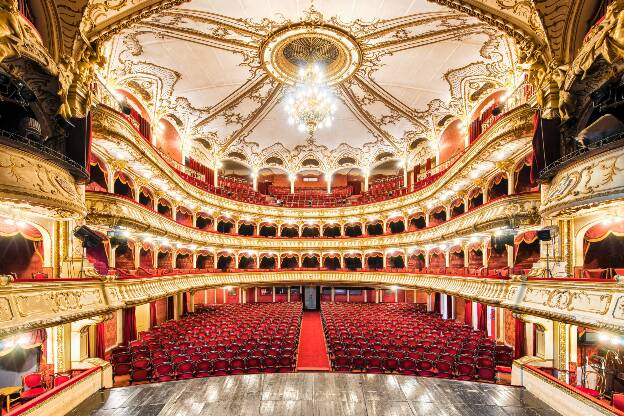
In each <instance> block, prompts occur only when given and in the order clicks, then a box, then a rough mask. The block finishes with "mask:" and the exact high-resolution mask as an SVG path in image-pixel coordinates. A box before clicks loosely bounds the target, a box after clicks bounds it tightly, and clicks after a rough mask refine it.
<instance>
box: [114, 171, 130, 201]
mask: <svg viewBox="0 0 624 416" xmlns="http://www.w3.org/2000/svg"><path fill="white" fill-rule="evenodd" d="M113 193H115V194H116V195H120V196H125V197H126V198H130V199H134V185H133V184H132V180H131V179H130V178H129V177H128V176H127V175H126V174H125V173H123V172H115V175H114V176H113Z"/></svg>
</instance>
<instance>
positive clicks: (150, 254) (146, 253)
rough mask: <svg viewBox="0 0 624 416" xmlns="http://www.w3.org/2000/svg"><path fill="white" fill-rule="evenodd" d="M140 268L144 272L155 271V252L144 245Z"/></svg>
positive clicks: (141, 252)
mask: <svg viewBox="0 0 624 416" xmlns="http://www.w3.org/2000/svg"><path fill="white" fill-rule="evenodd" d="M139 267H140V268H141V269H144V270H147V271H149V270H152V269H154V250H153V249H152V248H151V247H149V246H145V245H142V246H141V248H140V251H139Z"/></svg>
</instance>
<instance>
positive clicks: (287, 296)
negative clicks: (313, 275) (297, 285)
mask: <svg viewBox="0 0 624 416" xmlns="http://www.w3.org/2000/svg"><path fill="white" fill-rule="evenodd" d="M286 290H287V292H286V300H287V301H288V303H290V286H288V288H287V289H286Z"/></svg>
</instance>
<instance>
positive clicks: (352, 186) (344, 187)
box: [331, 157, 364, 205]
mask: <svg viewBox="0 0 624 416" xmlns="http://www.w3.org/2000/svg"><path fill="white" fill-rule="evenodd" d="M355 163H356V160H355V159H352V158H349V157H343V158H342V159H339V160H338V164H339V165H341V164H342V165H345V164H355ZM363 183H364V176H362V171H361V170H360V169H358V168H344V169H339V170H337V171H336V172H334V174H333V175H332V179H331V191H332V195H333V196H334V197H335V198H338V201H337V203H338V204H339V205H340V204H341V203H346V202H347V198H349V197H350V196H352V195H359V194H361V193H362V186H363V185H362V184H363Z"/></svg>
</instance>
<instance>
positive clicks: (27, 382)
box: [22, 373, 43, 389]
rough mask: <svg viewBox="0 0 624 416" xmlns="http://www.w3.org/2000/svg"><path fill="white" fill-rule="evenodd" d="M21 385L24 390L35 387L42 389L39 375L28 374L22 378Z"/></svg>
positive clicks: (41, 380)
mask: <svg viewBox="0 0 624 416" xmlns="http://www.w3.org/2000/svg"><path fill="white" fill-rule="evenodd" d="M22 384H23V386H24V388H25V389H33V388H35V387H42V384H43V377H42V376H41V374H40V373H28V374H25V375H24V376H23V377H22Z"/></svg>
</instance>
